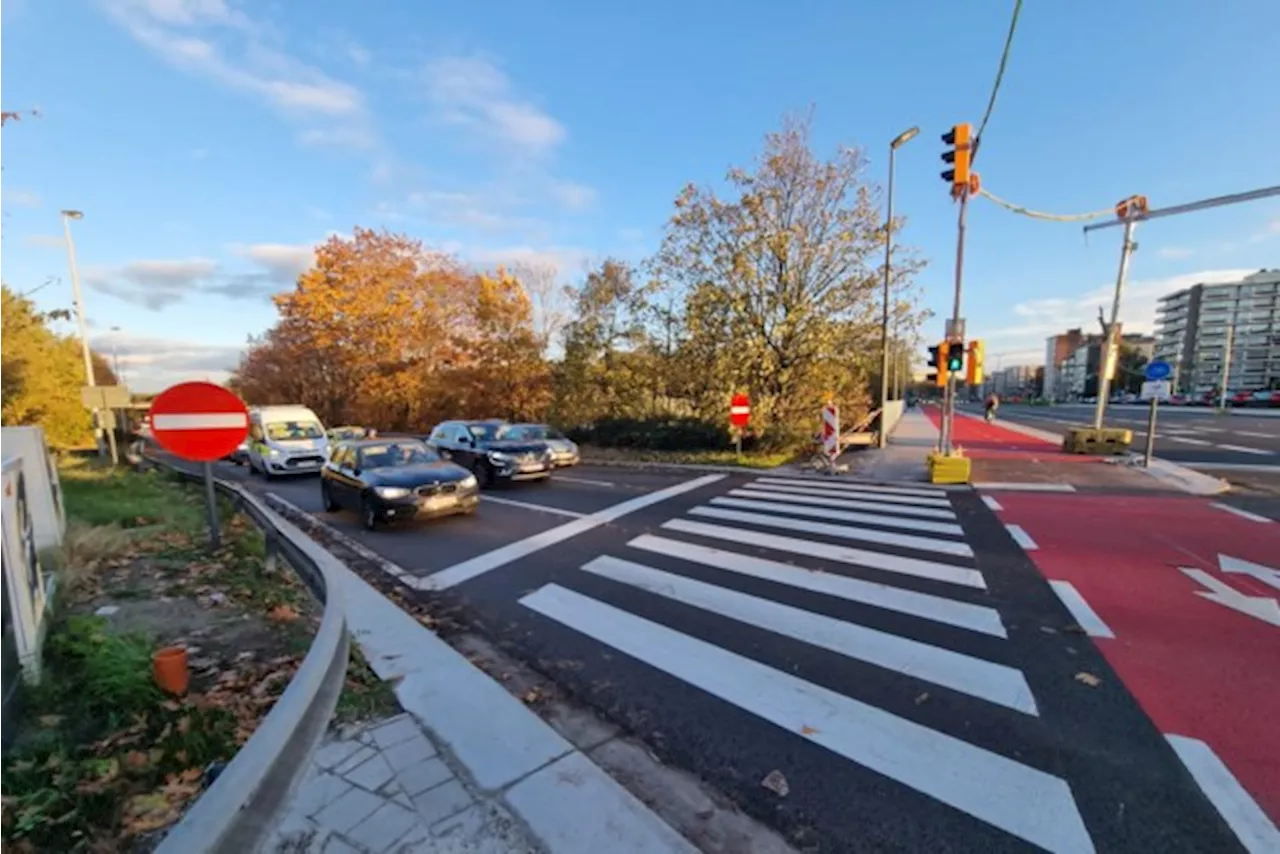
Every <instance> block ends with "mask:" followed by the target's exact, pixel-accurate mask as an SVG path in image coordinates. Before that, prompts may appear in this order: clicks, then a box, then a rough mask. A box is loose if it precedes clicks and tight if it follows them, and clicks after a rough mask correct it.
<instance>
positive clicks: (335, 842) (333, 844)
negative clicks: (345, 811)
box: [324, 836, 369, 854]
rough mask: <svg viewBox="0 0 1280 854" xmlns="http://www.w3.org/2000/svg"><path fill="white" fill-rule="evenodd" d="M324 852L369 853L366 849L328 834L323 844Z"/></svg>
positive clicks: (333, 853)
mask: <svg viewBox="0 0 1280 854" xmlns="http://www.w3.org/2000/svg"><path fill="white" fill-rule="evenodd" d="M324 854H369V852H368V849H365V848H357V847H356V846H354V845H352V844H351V843H350V842H348V841H347V840H345V839H343V838H341V837H339V836H330V837H329V841H328V843H327V844H326V845H325V846H324Z"/></svg>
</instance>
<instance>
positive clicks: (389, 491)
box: [373, 486, 411, 501]
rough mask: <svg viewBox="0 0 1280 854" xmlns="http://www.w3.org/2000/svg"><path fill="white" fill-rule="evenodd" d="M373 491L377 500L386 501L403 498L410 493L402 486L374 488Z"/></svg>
mask: <svg viewBox="0 0 1280 854" xmlns="http://www.w3.org/2000/svg"><path fill="white" fill-rule="evenodd" d="M373 491H374V492H376V493H378V497H379V498H385V499H387V500H388V501H392V500H395V499H397V498H405V497H407V496H408V495H409V493H410V492H411V490H408V489H405V488H404V487H403V486H375V487H374V488H373Z"/></svg>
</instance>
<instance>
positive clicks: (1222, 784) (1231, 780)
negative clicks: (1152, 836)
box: [1165, 735, 1280, 854]
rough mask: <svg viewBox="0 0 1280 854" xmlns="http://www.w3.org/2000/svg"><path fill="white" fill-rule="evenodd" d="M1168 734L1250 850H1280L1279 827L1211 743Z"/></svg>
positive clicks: (1261, 853) (1255, 853)
mask: <svg viewBox="0 0 1280 854" xmlns="http://www.w3.org/2000/svg"><path fill="white" fill-rule="evenodd" d="M1165 738H1166V739H1168V741H1169V744H1170V745H1171V746H1172V747H1173V752H1174V753H1176V754H1178V758H1179V759H1181V760H1182V764H1183V765H1185V766H1186V767H1187V770H1188V771H1190V772H1191V776H1192V777H1193V778H1195V781H1196V784H1197V785H1199V786H1200V791H1202V792H1204V795H1205V797H1206V798H1208V799H1209V803H1211V804H1213V806H1214V808H1215V809H1216V810H1217V811H1218V814H1219V815H1221V816H1222V820H1223V821H1225V822H1226V823H1227V826H1228V827H1230V828H1231V831H1232V832H1233V833H1234V834H1235V835H1236V839H1239V840H1240V844H1241V845H1242V846H1244V849H1245V850H1246V851H1248V852H1249V854H1274V852H1276V851H1280V830H1277V829H1276V826H1275V825H1274V824H1272V823H1271V819H1269V818H1267V815H1266V813H1264V812H1263V811H1262V808H1261V807H1259V806H1258V804H1257V803H1256V802H1255V801H1254V800H1253V798H1252V797H1250V796H1249V793H1248V792H1247V791H1245V788H1244V786H1241V785H1240V781H1239V780H1237V779H1236V778H1235V775H1233V774H1232V773H1231V769H1229V768H1227V766H1226V764H1224V763H1223V761H1222V760H1221V759H1219V758H1218V754H1216V753H1214V752H1213V748H1212V747H1210V746H1209V745H1207V744H1205V743H1204V742H1203V741H1201V740H1200V739H1198V738H1188V737H1187V736H1185V735H1166V736H1165Z"/></svg>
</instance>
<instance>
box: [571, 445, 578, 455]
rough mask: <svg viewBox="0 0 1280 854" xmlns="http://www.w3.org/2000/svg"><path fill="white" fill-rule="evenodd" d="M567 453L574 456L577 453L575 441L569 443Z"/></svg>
mask: <svg viewBox="0 0 1280 854" xmlns="http://www.w3.org/2000/svg"><path fill="white" fill-rule="evenodd" d="M569 453H571V454H573V455H574V456H575V457H576V456H577V455H578V445H577V443H576V442H570V443H569Z"/></svg>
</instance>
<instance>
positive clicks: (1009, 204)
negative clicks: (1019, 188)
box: [978, 187, 1116, 222]
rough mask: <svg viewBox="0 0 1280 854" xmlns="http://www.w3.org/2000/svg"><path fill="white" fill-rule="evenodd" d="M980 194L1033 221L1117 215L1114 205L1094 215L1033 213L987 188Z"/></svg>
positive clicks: (1069, 219)
mask: <svg viewBox="0 0 1280 854" xmlns="http://www.w3.org/2000/svg"><path fill="white" fill-rule="evenodd" d="M978 194H979V195H982V196H986V197H987V198H988V199H990V200H991V201H993V202H995V203H996V204H997V205H1000V206H1001V207H1003V208H1008V209H1009V210H1011V211H1013V212H1014V213H1017V214H1022V215H1023V216H1029V217H1032V218H1033V219H1047V220H1051V221H1053V222H1079V221H1081V220H1086V219H1102V218H1103V217H1104V216H1115V215H1116V209H1115V206H1114V205H1113V206H1112V207H1109V208H1107V209H1105V210H1100V211H1094V212H1093V213H1083V214H1051V213H1042V212H1041V211H1033V210H1030V209H1028V208H1024V207H1023V206H1022V205H1015V204H1014V203H1013V202H1007V201H1005V200H1004V199H1002V198H1000V197H999V196H997V195H994V194H993V193H990V192H988V191H987V190H986V188H985V187H984V188H980V189H979V190H978Z"/></svg>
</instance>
